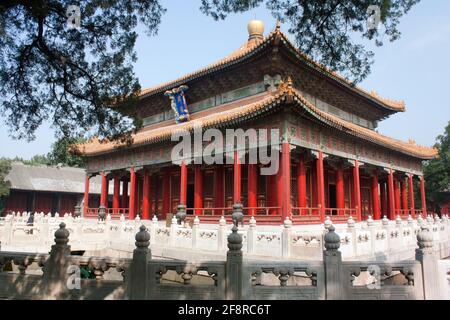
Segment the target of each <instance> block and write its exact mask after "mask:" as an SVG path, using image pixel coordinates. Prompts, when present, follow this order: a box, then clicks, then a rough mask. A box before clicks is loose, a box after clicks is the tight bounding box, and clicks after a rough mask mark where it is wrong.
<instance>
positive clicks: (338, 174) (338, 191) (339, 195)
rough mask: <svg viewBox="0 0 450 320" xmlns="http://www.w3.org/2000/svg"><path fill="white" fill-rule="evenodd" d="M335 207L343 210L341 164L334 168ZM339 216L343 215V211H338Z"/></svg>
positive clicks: (342, 171)
mask: <svg viewBox="0 0 450 320" xmlns="http://www.w3.org/2000/svg"><path fill="white" fill-rule="evenodd" d="M336 207H337V208H338V209H344V208H345V187H344V170H343V168H342V164H339V165H338V167H337V168H336ZM338 212H339V215H341V214H344V210H339V211H338Z"/></svg>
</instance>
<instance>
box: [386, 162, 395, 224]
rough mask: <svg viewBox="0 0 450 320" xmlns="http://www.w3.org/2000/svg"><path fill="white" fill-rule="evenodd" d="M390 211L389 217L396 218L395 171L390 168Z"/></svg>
mask: <svg viewBox="0 0 450 320" xmlns="http://www.w3.org/2000/svg"><path fill="white" fill-rule="evenodd" d="M388 194H389V213H388V219H389V220H394V219H395V196H394V194H395V192H394V171H393V170H392V169H390V171H389V176H388Z"/></svg>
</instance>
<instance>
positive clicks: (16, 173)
mask: <svg viewBox="0 0 450 320" xmlns="http://www.w3.org/2000/svg"><path fill="white" fill-rule="evenodd" d="M85 177H86V172H85V170H84V169H80V168H71V167H50V166H29V165H25V164H23V163H21V162H13V163H12V164H11V170H10V171H9V173H8V174H7V176H6V180H7V181H10V183H11V189H13V190H27V191H48V192H65V193H84V188H85V186H84V184H85ZM100 190H101V178H100V176H96V177H92V178H91V179H90V182H89V193H90V194H100ZM109 190H110V194H111V192H112V186H111V183H110V184H109Z"/></svg>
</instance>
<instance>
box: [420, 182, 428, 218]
mask: <svg viewBox="0 0 450 320" xmlns="http://www.w3.org/2000/svg"><path fill="white" fill-rule="evenodd" d="M420 196H421V198H422V215H423V216H424V217H426V216H427V214H428V212H427V196H426V194H425V179H424V177H423V176H421V177H420Z"/></svg>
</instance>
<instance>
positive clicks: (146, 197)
mask: <svg viewBox="0 0 450 320" xmlns="http://www.w3.org/2000/svg"><path fill="white" fill-rule="evenodd" d="M150 186H151V175H150V172H149V171H148V170H144V181H143V190H142V219H144V220H149V219H150V203H151V202H150V201H151V199H150Z"/></svg>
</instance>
